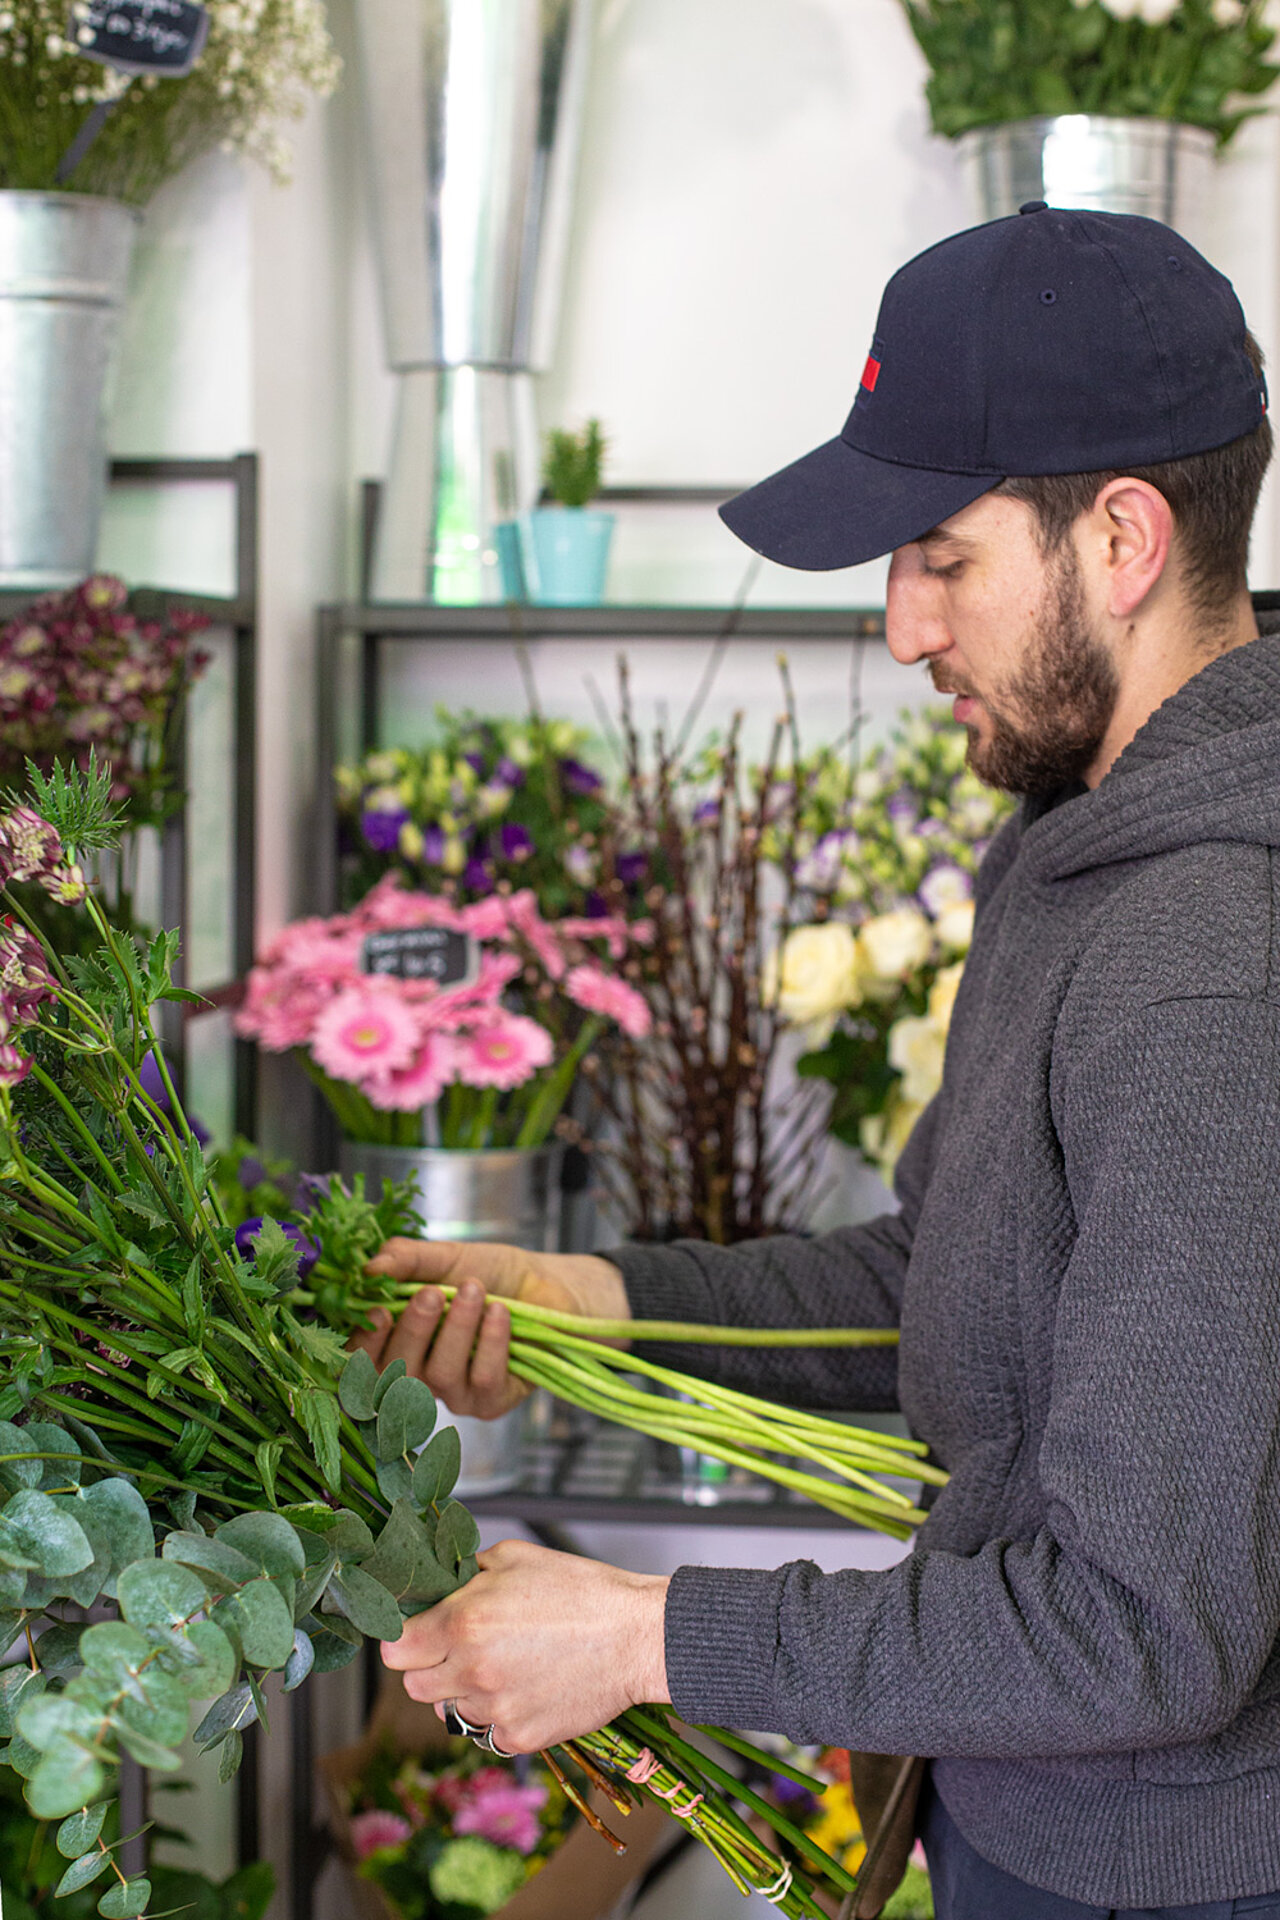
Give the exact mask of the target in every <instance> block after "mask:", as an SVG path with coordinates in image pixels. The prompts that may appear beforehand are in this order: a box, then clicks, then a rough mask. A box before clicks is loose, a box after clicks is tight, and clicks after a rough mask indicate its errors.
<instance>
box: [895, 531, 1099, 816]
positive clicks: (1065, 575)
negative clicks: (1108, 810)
mask: <svg viewBox="0 0 1280 1920" xmlns="http://www.w3.org/2000/svg"><path fill="white" fill-rule="evenodd" d="M929 673H930V675H931V677H932V679H933V684H934V686H935V687H936V688H937V689H938V691H939V693H952V694H955V693H958V694H972V695H974V697H975V698H979V699H981V701H982V704H983V706H984V707H985V709H986V711H987V714H988V715H989V717H990V722H991V726H992V733H991V737H990V739H983V738H982V737H981V735H980V734H979V732H978V730H977V728H976V727H973V726H970V727H968V728H967V731H968V735H969V750H968V753H967V755H966V759H967V760H968V763H969V766H970V767H971V768H972V769H973V771H974V773H976V774H977V776H978V778H979V780H983V781H985V782H986V784H987V785H988V786H991V787H1000V788H1002V789H1003V790H1004V792H1006V793H1026V794H1047V793H1054V792H1056V791H1057V790H1058V789H1059V788H1060V787H1065V786H1070V785H1071V784H1073V783H1074V782H1075V781H1077V780H1079V779H1080V777H1081V775H1082V774H1083V773H1085V771H1086V770H1087V769H1088V767H1089V766H1090V765H1091V763H1092V762H1093V761H1094V760H1095V759H1096V757H1097V754H1098V750H1099V748H1100V747H1101V745H1102V742H1103V740H1104V739H1105V737H1106V732H1107V728H1108V727H1109V726H1110V724H1111V717H1112V715H1113V714H1114V712H1115V708H1116V701H1117V700H1118V698H1119V695H1120V678H1119V675H1118V674H1117V672H1116V669H1115V663H1114V662H1113V660H1112V658H1111V655H1110V654H1109V653H1108V652H1107V650H1106V648H1105V647H1104V646H1103V645H1102V643H1101V641H1099V640H1098V639H1096V638H1095V637H1094V635H1093V634H1092V633H1090V631H1089V628H1088V624H1087V622H1086V618H1085V604H1084V589H1083V586H1082V583H1081V579H1080V567H1079V562H1078V561H1077V559H1076V556H1075V554H1074V553H1073V552H1072V551H1071V550H1070V549H1069V548H1068V549H1067V550H1066V551H1065V552H1064V554H1063V556H1062V558H1061V559H1060V560H1059V561H1058V562H1057V564H1056V565H1055V567H1054V569H1053V571H1052V573H1051V574H1050V575H1049V576H1048V579H1047V581H1046V587H1045V595H1044V602H1043V604H1042V607H1041V614H1040V621H1039V626H1038V629H1037V632H1036V634H1035V636H1034V638H1033V639H1032V641H1031V643H1030V645H1029V647H1028V651H1027V655H1026V658H1025V659H1024V661H1023V663H1022V665H1021V667H1020V668H1019V670H1018V672H1017V673H1016V674H1015V675H1014V677H1013V678H1012V679H1011V680H1010V681H1009V682H1008V683H1007V685H1005V686H1003V687H1000V688H998V689H997V690H996V691H995V694H994V696H993V698H991V699H990V700H989V699H987V698H986V696H985V695H982V694H979V693H978V691H977V689H976V688H974V687H971V686H967V685H963V684H961V683H960V682H959V681H958V680H956V679H954V678H953V677H952V676H951V675H950V674H949V673H948V671H947V669H946V667H945V666H944V665H943V664H942V663H941V662H940V661H933V660H931V661H930V662H929Z"/></svg>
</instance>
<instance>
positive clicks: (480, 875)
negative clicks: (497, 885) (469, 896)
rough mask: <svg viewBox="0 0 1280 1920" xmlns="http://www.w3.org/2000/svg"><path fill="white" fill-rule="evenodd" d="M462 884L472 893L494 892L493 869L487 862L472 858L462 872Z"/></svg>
mask: <svg viewBox="0 0 1280 1920" xmlns="http://www.w3.org/2000/svg"><path fill="white" fill-rule="evenodd" d="M462 884H463V886H464V887H468V888H469V889H470V890H471V892H472V893H492V892H493V869H492V867H491V866H490V865H489V862H488V861H487V860H479V859H475V858H472V859H470V860H468V862H467V864H466V866H465V867H464V868H463V870H462Z"/></svg>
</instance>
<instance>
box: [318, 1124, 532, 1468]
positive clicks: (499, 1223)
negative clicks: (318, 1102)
mask: <svg viewBox="0 0 1280 1920" xmlns="http://www.w3.org/2000/svg"><path fill="white" fill-rule="evenodd" d="M563 1160H564V1148H563V1147H562V1146H559V1145H556V1146H550V1147H533V1148H521V1147H509V1148H496V1149H492V1150H480V1151H476V1152H467V1151H462V1150H456V1149H453V1148H448V1147H373V1146H363V1145H361V1144H360V1143H358V1142H356V1141H352V1140H344V1141H343V1143H342V1149H341V1153H340V1156H339V1165H340V1167H341V1171H342V1175H343V1178H344V1179H348V1180H349V1179H350V1178H351V1177H352V1175H353V1174H357V1173H362V1174H363V1175H364V1177H365V1190H366V1192H368V1193H370V1194H374V1195H376V1194H378V1193H379V1192H381V1189H382V1182H383V1180H407V1179H408V1178H409V1176H410V1175H413V1176H414V1177H415V1178H416V1180H417V1183H418V1200H417V1211H418V1216H419V1218H420V1219H421V1221H422V1232H423V1238H424V1239H427V1240H498V1241H501V1242H502V1243H503V1244H504V1245H506V1246H509V1247H528V1248H530V1249H531V1250H532V1251H536V1252H551V1251H553V1250H554V1249H555V1247H556V1246H557V1245H558V1243H559V1234H560V1171H561V1166H562V1164H563ZM526 1404H527V1403H526ZM437 1424H438V1425H439V1426H445V1425H449V1426H455V1427H457V1429H458V1433H459V1435H460V1437H461V1440H462V1474H461V1477H460V1478H459V1480H458V1487H457V1491H458V1493H459V1495H460V1496H462V1497H463V1498H465V1497H466V1496H467V1495H469V1494H481V1493H500V1492H502V1491H504V1490H505V1489H506V1488H508V1487H512V1486H514V1485H515V1483H516V1481H517V1480H518V1479H519V1477H520V1467H521V1444H522V1440H523V1437H524V1430H525V1408H524V1407H523V1406H520V1407H517V1408H516V1409H515V1411H514V1412H513V1413H508V1414H504V1415H503V1417H502V1418H501V1419H500V1420H472V1419H470V1418H468V1417H467V1416H466V1415H465V1414H464V1415H462V1416H457V1415H454V1414H451V1413H448V1412H447V1411H446V1409H445V1408H444V1406H443V1405H442V1406H441V1407H440V1409H439V1414H438V1417H437Z"/></svg>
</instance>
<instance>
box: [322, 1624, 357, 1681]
mask: <svg viewBox="0 0 1280 1920" xmlns="http://www.w3.org/2000/svg"><path fill="white" fill-rule="evenodd" d="M345 1624H346V1623H345V1622H344V1625H345ZM311 1645H312V1649H313V1651H314V1653H315V1672H316V1673H336V1672H337V1671H338V1669H339V1668H340V1667H349V1666H350V1665H351V1662H352V1661H353V1660H354V1659H355V1657H356V1655H357V1654H358V1653H359V1651H360V1649H361V1647H362V1646H363V1645H364V1636H363V1634H359V1633H358V1634H357V1635H356V1637H355V1639H354V1640H343V1639H340V1638H339V1636H338V1635H337V1634H336V1633H329V1632H328V1631H327V1630H326V1631H324V1632H320V1633H313V1634H312V1635H311Z"/></svg>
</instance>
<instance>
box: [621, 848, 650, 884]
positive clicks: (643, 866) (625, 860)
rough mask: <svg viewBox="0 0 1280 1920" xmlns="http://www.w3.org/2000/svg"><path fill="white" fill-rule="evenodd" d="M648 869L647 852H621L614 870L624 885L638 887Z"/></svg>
mask: <svg viewBox="0 0 1280 1920" xmlns="http://www.w3.org/2000/svg"><path fill="white" fill-rule="evenodd" d="M648 871H649V856H648V854H647V853H620V854H619V855H618V858H617V860H616V862H615V863H614V872H615V873H616V874H617V876H618V878H619V880H621V882H622V884H623V886H624V887H638V886H639V884H640V882H641V881H642V880H643V879H644V877H645V875H646V873H648Z"/></svg>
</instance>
